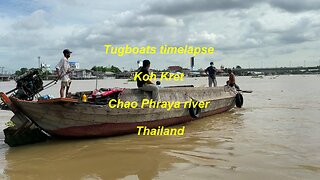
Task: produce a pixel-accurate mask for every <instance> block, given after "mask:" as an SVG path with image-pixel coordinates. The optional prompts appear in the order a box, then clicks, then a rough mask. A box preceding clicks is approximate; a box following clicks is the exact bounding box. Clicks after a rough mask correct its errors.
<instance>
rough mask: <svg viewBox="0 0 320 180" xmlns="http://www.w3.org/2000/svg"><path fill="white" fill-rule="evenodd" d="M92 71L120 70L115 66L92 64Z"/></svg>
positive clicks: (116, 71) (117, 71)
mask: <svg viewBox="0 0 320 180" xmlns="http://www.w3.org/2000/svg"><path fill="white" fill-rule="evenodd" d="M91 70H92V71H98V72H113V73H119V72H121V70H120V69H119V68H118V67H116V66H111V67H104V66H93V67H92V68H91Z"/></svg>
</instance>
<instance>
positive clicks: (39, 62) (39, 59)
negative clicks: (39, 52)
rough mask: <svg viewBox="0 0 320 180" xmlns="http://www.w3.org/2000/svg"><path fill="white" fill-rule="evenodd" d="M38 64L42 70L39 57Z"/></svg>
mask: <svg viewBox="0 0 320 180" xmlns="http://www.w3.org/2000/svg"><path fill="white" fill-rule="evenodd" d="M38 64H39V68H41V64H40V56H38Z"/></svg>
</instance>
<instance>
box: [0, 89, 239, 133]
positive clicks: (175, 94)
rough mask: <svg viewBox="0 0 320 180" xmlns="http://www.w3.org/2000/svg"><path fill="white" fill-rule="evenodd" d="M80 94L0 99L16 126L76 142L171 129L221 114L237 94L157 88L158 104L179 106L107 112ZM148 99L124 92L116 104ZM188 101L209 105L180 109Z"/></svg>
mask: <svg viewBox="0 0 320 180" xmlns="http://www.w3.org/2000/svg"><path fill="white" fill-rule="evenodd" d="M82 93H83V92H79V93H77V94H75V95H74V96H73V98H56V99H49V100H38V101H34V100H33V101H30V100H21V99H18V98H16V97H14V96H11V97H9V98H8V97H6V95H5V94H4V93H2V94H1V97H2V100H3V101H5V103H6V104H9V105H10V107H11V108H10V109H11V110H12V111H13V112H14V113H15V114H16V115H15V117H13V119H15V121H21V122H20V124H24V123H26V121H31V122H32V123H34V124H35V125H37V126H38V127H39V128H41V129H42V130H44V131H45V132H47V133H48V134H50V135H52V136H59V137H76V138H79V137H99V136H100V137H101V136H116V135H122V134H128V133H135V132H137V126H147V127H148V128H157V127H158V126H172V125H177V124H181V123H185V122H188V121H192V120H195V119H197V118H202V117H206V116H211V115H214V114H217V113H222V112H225V111H228V110H230V109H231V108H233V107H234V106H235V105H236V101H238V100H236V99H238V97H239V94H240V93H238V92H236V91H235V90H234V89H233V88H230V87H226V86H225V87H215V88H209V87H172V88H161V89H160V90H159V96H160V97H161V101H170V102H172V101H179V102H181V106H180V107H179V108H172V109H171V110H170V111H168V110H167V109H164V108H141V106H139V107H137V108H110V107H109V105H108V104H96V103H88V102H87V103H84V102H82V101H81V96H79V95H80V94H82ZM86 93H88V92H86ZM150 97H151V94H150V93H146V92H143V91H140V90H138V89H125V90H123V91H122V92H121V93H118V94H117V100H119V99H120V100H121V101H129V102H134V101H135V102H139V103H140V102H142V100H143V99H150ZM241 98H242V96H241ZM190 99H192V101H198V102H200V101H204V102H210V103H209V105H208V107H207V108H203V109H201V108H199V106H196V107H190V108H189V107H188V106H186V107H184V104H185V103H187V102H190ZM237 104H238V102H237ZM241 105H242V102H241ZM18 124H19V123H18Z"/></svg>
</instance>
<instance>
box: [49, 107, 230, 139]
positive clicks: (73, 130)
mask: <svg viewBox="0 0 320 180" xmlns="http://www.w3.org/2000/svg"><path fill="white" fill-rule="evenodd" d="M233 107H234V104H232V105H231V106H227V107H224V108H220V109H216V110H214V111H209V112H205V113H201V116H200V118H203V117H206V116H210V115H214V114H218V113H222V112H225V111H228V110H229V109H231V108H233ZM192 120H195V119H193V118H192V117H191V116H182V117H176V118H170V119H164V120H156V121H145V122H135V123H104V124H99V125H90V126H74V127H68V128H63V129H57V130H52V131H47V132H48V133H49V134H51V135H54V136H60V137H74V138H77V137H78V138H80V137H99V136H100V137H103V136H117V135H123V134H130V133H136V132H137V130H138V129H137V126H147V127H148V128H157V127H158V126H172V125H177V124H182V123H186V122H189V121H192Z"/></svg>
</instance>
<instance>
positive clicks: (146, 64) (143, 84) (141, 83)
mask: <svg viewBox="0 0 320 180" xmlns="http://www.w3.org/2000/svg"><path fill="white" fill-rule="evenodd" d="M149 68H150V61H149V60H143V65H142V67H141V68H140V69H139V72H138V74H139V73H141V74H140V78H137V86H138V88H139V89H140V90H142V91H151V92H152V99H153V100H154V101H158V100H159V95H158V93H159V88H158V87H157V86H156V85H155V84H153V83H152V82H151V81H150V79H148V80H146V81H145V80H143V78H142V77H143V76H144V75H147V76H149Z"/></svg>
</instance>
